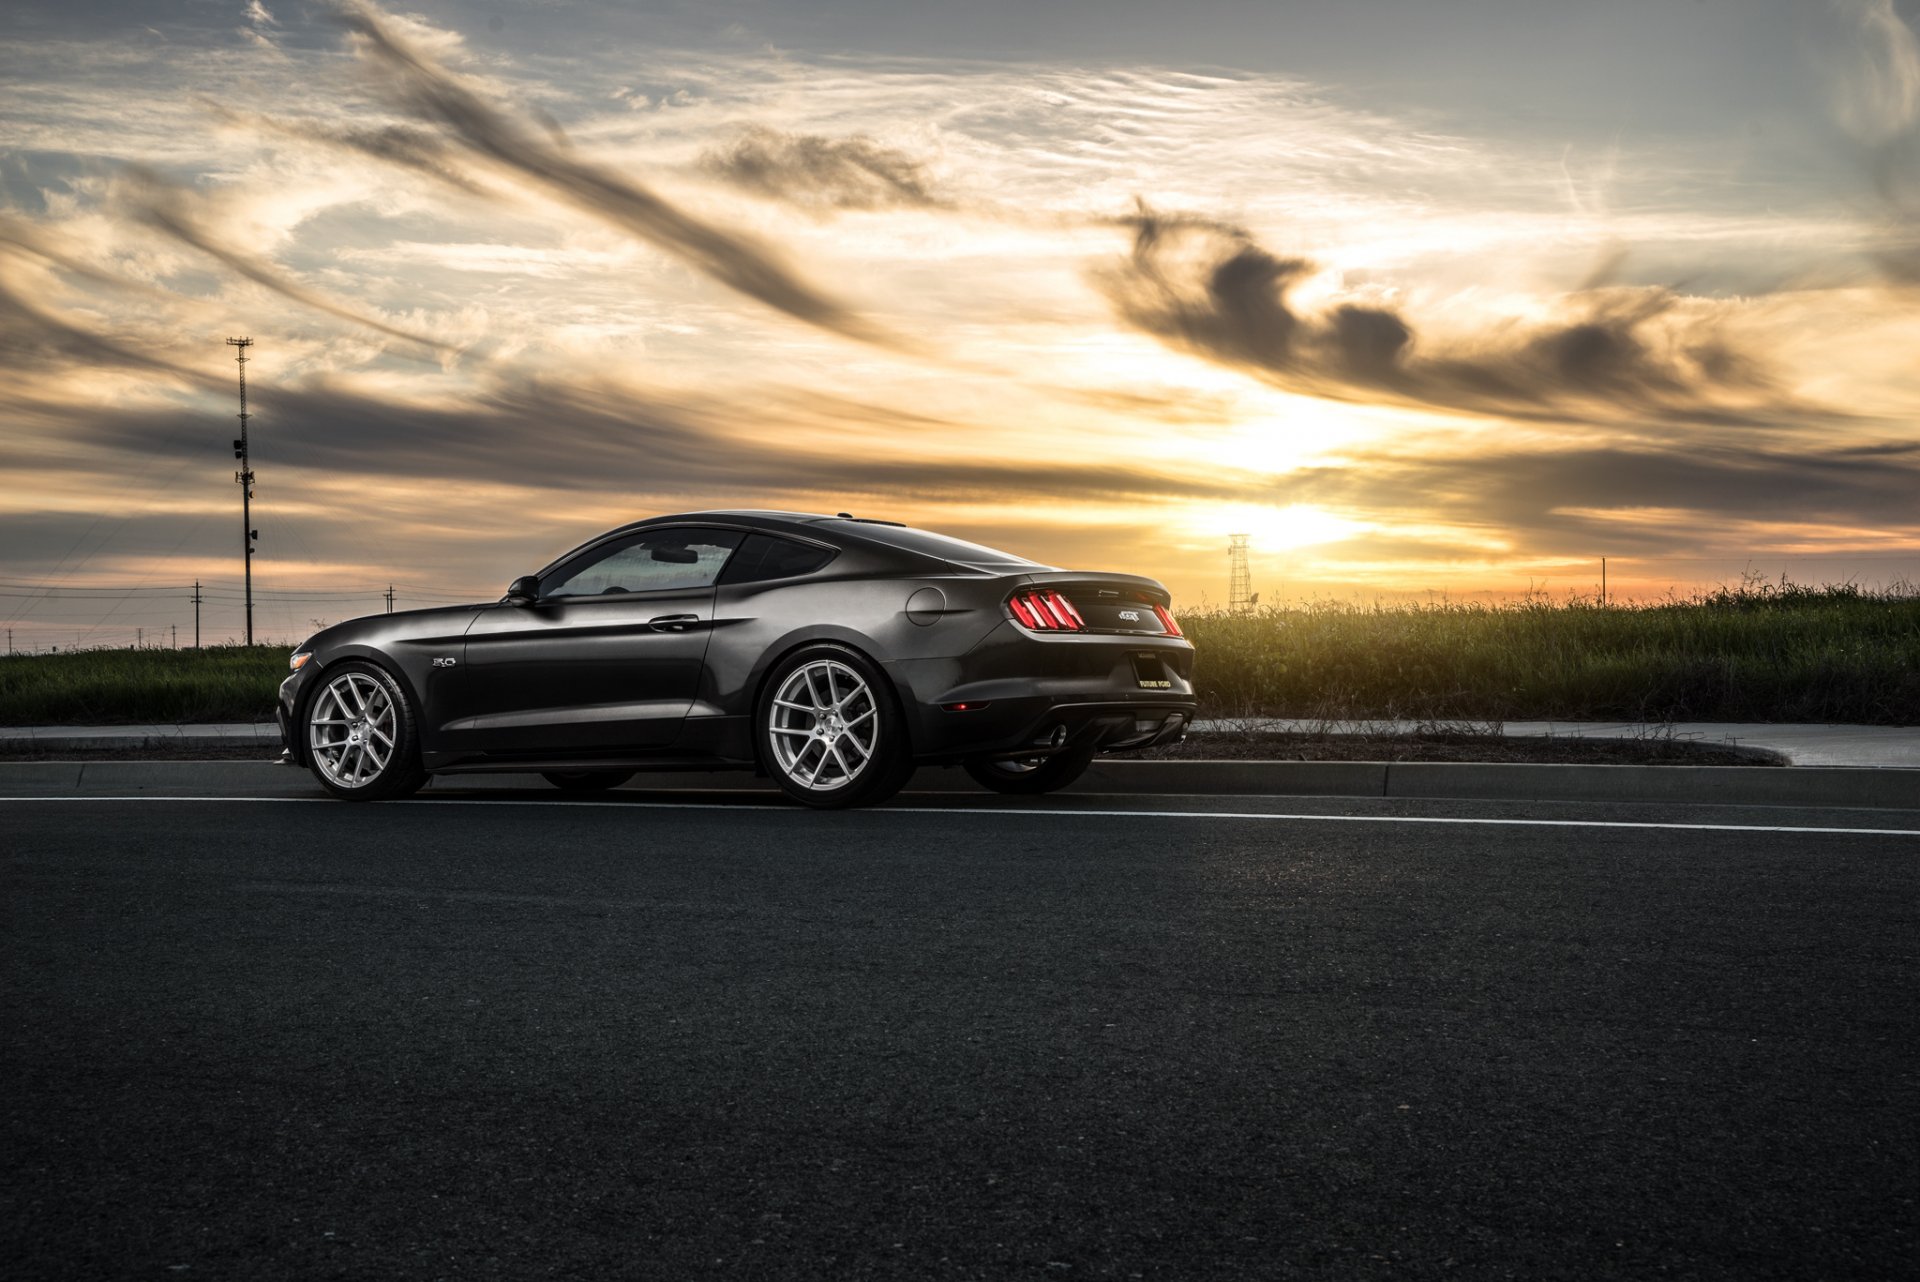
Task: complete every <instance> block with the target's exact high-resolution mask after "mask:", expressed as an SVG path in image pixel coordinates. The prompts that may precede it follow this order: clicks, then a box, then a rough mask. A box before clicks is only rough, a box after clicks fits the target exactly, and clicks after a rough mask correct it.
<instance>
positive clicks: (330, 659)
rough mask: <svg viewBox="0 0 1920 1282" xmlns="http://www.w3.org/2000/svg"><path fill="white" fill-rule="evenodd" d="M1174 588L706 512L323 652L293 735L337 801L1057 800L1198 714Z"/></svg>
mask: <svg viewBox="0 0 1920 1282" xmlns="http://www.w3.org/2000/svg"><path fill="white" fill-rule="evenodd" d="M1171 604H1172V602H1171V600H1170V599H1169V598H1168V596H1167V591H1166V589H1165V588H1163V587H1161V586H1160V584H1158V583H1156V582H1155V581H1153V580H1152V579H1144V578H1139V577H1137V576H1135V575H1131V574H1107V573H1079V572H1068V571H1062V570H1057V569H1054V568H1052V567H1049V566H1044V565H1039V564H1036V563H1034V562H1032V561H1028V560H1025V559H1023V558H1021V557H1017V556H1013V555H1010V554H1009V553H1006V552H996V551H994V550H993V549H992V548H986V547H980V546H978V545H976V544H972V543H963V542H961V541H960V540H958V539H950V538H947V537H945V536H944V535H939V534H931V533H928V532H927V531H925V530H916V529H909V528H907V527H906V526H903V525H897V524H894V523H893V522H890V521H872V520H861V519H858V518H855V517H852V516H849V515H847V514H846V513H844V512H843V513H841V514H840V515H838V516H810V515H807V514H804V513H798V512H698V513H692V514H688V515H683V516H663V517H656V518H654V519H653V520H649V521H640V522H638V523H636V524H633V525H626V526H622V527H621V528H619V529H617V530H612V531H609V532H608V533H606V534H603V535H601V536H600V537H598V538H596V539H593V540H592V541H590V542H588V543H585V544H583V545H581V546H580V547H577V548H575V549H574V550H573V551H571V552H569V553H567V554H566V555H565V556H563V557H561V558H560V559H559V560H557V561H555V562H554V563H553V564H552V565H549V566H548V567H547V568H546V569H544V570H542V571H540V572H539V573H538V574H529V575H526V576H524V577H522V578H519V579H515V580H514V582H513V585H512V586H511V587H510V588H508V589H507V594H506V596H504V597H502V598H501V599H500V600H499V601H497V602H493V603H491V604H486V605H464V606H453V607H446V608H441V609H433V610H411V611H407V612H404V613H400V614H385V615H372V616H369V617H367V618H364V619H354V620H352V621H350V622H347V623H342V624H338V625H336V626H334V627H331V628H328V629H326V630H325V631H323V632H319V633H316V634H315V635H314V636H313V637H311V638H309V639H308V640H307V642H306V643H305V644H304V645H302V646H301V647H300V648H299V649H298V650H296V651H295V652H294V655H293V660H292V663H293V675H292V676H290V677H288V678H287V680H286V683H285V684H284V685H282V686H281V687H280V705H279V708H278V709H277V714H278V717H279V721H280V730H281V735H282V737H283V739H284V740H285V743H286V754H285V755H286V757H287V759H288V760H289V761H290V762H292V763H295V764H300V765H305V766H308V767H310V768H311V769H312V770H313V773H314V774H315V776H317V777H318V778H319V780H320V782H321V784H322V785H323V786H324V787H325V788H326V789H327V790H328V791H329V792H332V793H333V794H334V795H335V796H339V797H345V798H349V799H352V800H378V799H383V798H389V797H401V796H405V795H407V794H408V793H411V792H413V791H415V790H416V789H418V788H419V787H420V785H421V784H423V783H424V782H426V780H427V778H428V776H429V775H436V774H465V773H472V772H482V771H509V770H510V771H538V772H540V773H542V774H544V775H545V776H546V778H547V779H548V780H550V781H551V782H553V783H554V784H555V785H557V786H558V787H561V788H565V789H570V790H576V791H591V790H597V789H604V788H611V787H615V786H617V785H618V784H621V783H623V782H625V781H626V780H627V779H629V778H631V777H632V775H633V774H634V772H636V771H639V770H714V769H728V768H738V769H742V770H754V771H758V772H761V773H765V774H770V775H772V776H773V777H774V779H775V780H777V781H778V782H779V784H780V786H781V788H783V789H784V790H785V791H786V792H787V794H788V795H789V796H791V797H793V798H794V799H795V800H797V801H800V802H803V803H805V804H807V805H810V806H822V807H829V806H853V805H863V804H868V803H871V802H875V801H880V800H882V799H884V798H886V797H889V796H892V795H893V794H894V793H895V792H897V791H898V790H899V789H900V787H901V786H902V785H903V784H905V783H906V781H907V779H908V777H909V776H910V775H911V774H912V773H913V771H914V769H915V767H916V766H920V765H930V764H951V763H956V762H957V763H959V764H961V765H963V766H965V767H966V768H967V770H968V772H969V773H971V774H972V776H973V777H974V778H975V779H977V780H979V781H980V782H981V783H982V784H984V785H985V786H987V787H989V788H992V789H995V790H997V791H1000V792H1012V793H1041V792H1049V791H1052V790H1053V789H1055V788H1059V787H1061V786H1063V785H1065V784H1067V783H1070V782H1072V781H1073V780H1074V779H1075V778H1076V777H1078V776H1079V774H1080V773H1081V772H1082V771H1083V770H1085V769H1086V768H1087V764H1088V763H1089V762H1090V761H1092V760H1093V758H1094V757H1095V756H1096V755H1098V754H1100V753H1103V752H1119V751H1125V750H1127V749H1130V748H1143V747H1146V746H1148V745H1150V744H1156V743H1165V742H1168V741H1170V740H1175V739H1178V738H1180V737H1181V736H1183V735H1184V734H1185V733H1186V729H1187V726H1188V725H1189V723H1190V722H1191V721H1192V719H1193V713H1194V701H1193V686H1192V676H1193V647H1192V645H1191V644H1189V643H1188V642H1187V641H1186V640H1185V639H1184V638H1183V637H1182V636H1181V635H1180V627H1179V625H1178V624H1176V623H1175V622H1174V620H1173V616H1172V615H1171V614H1170V613H1169V612H1168V608H1169V606H1170V605H1171Z"/></svg>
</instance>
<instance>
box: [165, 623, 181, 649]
mask: <svg viewBox="0 0 1920 1282" xmlns="http://www.w3.org/2000/svg"><path fill="white" fill-rule="evenodd" d="M167 626H168V627H169V628H172V629H173V648H174V649H176V650H178V649H179V648H180V625H179V624H177V623H169V624H168V625H167Z"/></svg>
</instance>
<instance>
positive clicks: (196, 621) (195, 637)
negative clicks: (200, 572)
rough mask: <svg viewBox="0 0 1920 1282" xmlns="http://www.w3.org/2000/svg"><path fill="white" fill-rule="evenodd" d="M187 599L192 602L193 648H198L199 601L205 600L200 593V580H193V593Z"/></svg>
mask: <svg viewBox="0 0 1920 1282" xmlns="http://www.w3.org/2000/svg"><path fill="white" fill-rule="evenodd" d="M187 600H189V601H191V602H193V648H194V649H196V650H198V649H199V648H200V603H201V602H202V601H204V600H206V598H205V597H203V596H201V595H200V580H198V579H195V580H194V581H193V595H192V596H190V597H188V598H187Z"/></svg>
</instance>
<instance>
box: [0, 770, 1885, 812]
mask: <svg viewBox="0 0 1920 1282" xmlns="http://www.w3.org/2000/svg"><path fill="white" fill-rule="evenodd" d="M772 787H773V785H772V784H770V783H769V782H768V781H766V780H764V779H755V778H754V777H753V776H751V775H748V774H745V773H726V774H721V773H711V774H709V773H704V772H701V773H695V772H673V773H661V774H653V775H645V774H643V775H640V776H638V777H636V778H635V779H634V781H633V782H632V783H631V784H629V785H627V787H626V789H625V790H626V791H641V792H659V793H686V792H704V791H716V790H717V791H724V792H767V791H770V790H771V789H772ZM475 789H485V790H488V791H493V790H501V789H505V790H521V789H532V790H536V791H539V792H541V793H543V794H551V793H552V792H553V789H552V788H551V787H549V786H548V784H547V783H546V781H545V780H543V779H541V778H540V777H539V776H538V775H532V774H512V775H446V776H442V777H441V778H439V779H437V780H436V781H435V782H434V785H433V790H434V791H436V792H440V793H451V792H456V791H460V792H465V791H470V790H475ZM911 790H912V791H914V792H920V793H926V792H934V793H945V792H954V793H973V794H979V793H980V792H981V789H980V788H979V786H978V785H976V784H975V783H974V782H973V781H972V780H971V779H969V778H968V777H967V776H966V775H965V774H964V773H963V772H961V771H959V770H922V771H921V772H920V773H919V774H918V775H916V776H915V777H914V781H913V784H912V786H911ZM1066 791H1067V792H1068V793H1078V794H1090V795H1098V794H1102V793H1105V794H1114V793H1120V794H1149V793H1158V794H1163V795H1182V794H1184V795H1188V796H1211V797H1219V796H1294V797H1382V798H1400V799H1409V800H1470V801H1609V802H1630V801H1641V802H1686V803H1693V804H1707V805H1739V806H1846V807H1864V808H1870V809H1893V810H1920V770H1902V769H1888V768H1885V767H1880V768H1857V767H1845V766H1804V767H1780V766H1581V765H1512V764H1505V763H1499V764H1474V763H1465V762H1387V761H1108V762H1101V763H1099V764H1097V765H1095V766H1094V767H1093V768H1092V769H1090V770H1088V771H1087V773H1086V774H1085V775H1083V776H1082V777H1081V778H1080V780H1079V781H1078V782H1077V783H1075V784H1074V785H1073V786H1072V787H1071V788H1069V789H1067V790H1066ZM140 794H152V795H154V796H168V795H172V796H193V795H210V796H211V795H218V796H260V797H284V796H323V795H325V794H324V793H322V792H321V789H320V786H319V785H318V784H317V783H315V782H314V780H313V777H312V776H311V775H310V774H308V773H307V772H306V771H304V770H291V769H287V768H286V767H283V766H278V765H275V764H272V763H270V762H258V761H22V762H0V796H81V797H86V796H129V795H140Z"/></svg>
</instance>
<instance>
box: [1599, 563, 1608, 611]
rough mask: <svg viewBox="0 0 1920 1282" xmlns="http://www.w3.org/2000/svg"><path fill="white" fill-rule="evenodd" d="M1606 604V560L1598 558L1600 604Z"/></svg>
mask: <svg viewBox="0 0 1920 1282" xmlns="http://www.w3.org/2000/svg"><path fill="white" fill-rule="evenodd" d="M1606 603H1607V558H1606V557H1604V556H1603V557H1601V558H1600V604H1601V605H1605V604H1606Z"/></svg>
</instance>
